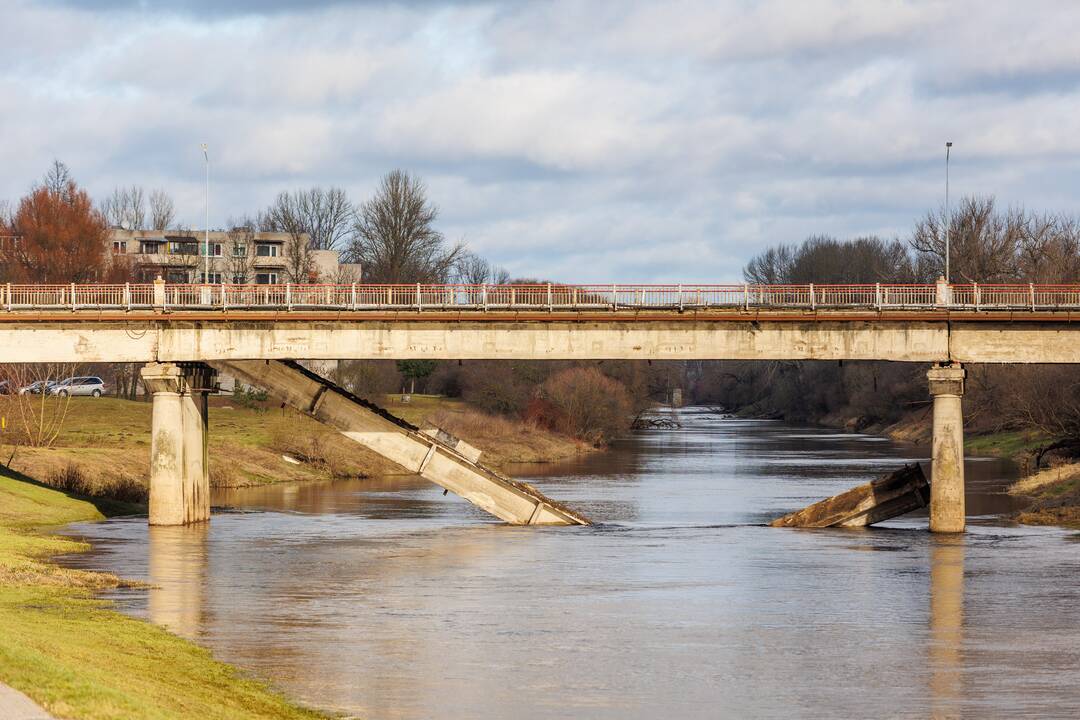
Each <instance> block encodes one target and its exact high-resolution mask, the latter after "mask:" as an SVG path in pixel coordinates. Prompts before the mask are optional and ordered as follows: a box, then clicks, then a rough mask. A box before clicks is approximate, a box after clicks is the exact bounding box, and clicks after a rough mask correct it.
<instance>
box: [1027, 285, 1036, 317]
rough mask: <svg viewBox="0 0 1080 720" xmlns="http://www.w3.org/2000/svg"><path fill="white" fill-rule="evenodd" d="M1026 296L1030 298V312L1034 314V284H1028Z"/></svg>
mask: <svg viewBox="0 0 1080 720" xmlns="http://www.w3.org/2000/svg"><path fill="white" fill-rule="evenodd" d="M1028 294H1029V295H1030V296H1031V312H1035V283H1028Z"/></svg>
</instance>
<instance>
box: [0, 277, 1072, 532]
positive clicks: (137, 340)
mask: <svg viewBox="0 0 1080 720" xmlns="http://www.w3.org/2000/svg"><path fill="white" fill-rule="evenodd" d="M1078 331H1080V285H1034V284H1012V285H979V284H966V285H955V284H947V283H945V282H943V281H939V282H937V283H935V284H928V285H897V284H881V283H875V284H861V285H810V284H808V285H779V286H778V285H751V284H732V285H620V284H612V285H564V284H556V283H543V284H528V285H424V284H409V285H367V284H349V285H293V284H285V285H261V286H260V285H167V284H165V283H164V282H161V281H160V280H159V281H157V282H154V283H146V284H124V285H73V284H67V285H3V286H0V363H18V362H70V363H81V362H143V363H147V364H148V365H147V367H146V368H145V369H144V371H143V377H144V381H145V383H146V385H147V387H148V388H150V390H151V391H152V392H153V393H154V410H153V424H154V434H153V445H152V448H151V503H150V504H151V509H150V522H151V523H162V524H171V523H183V522H193V521H200V520H204V519H206V518H208V517H209V508H208V505H207V504H206V497H207V496H208V493H209V486H208V482H207V478H206V458H205V452H206V441H205V437H206V432H207V424H206V394H207V393H208V392H210V391H211V390H212V388H213V380H212V375H211V373H212V372H213V370H214V369H219V370H228V371H229V372H231V373H234V374H236V375H238V376H239V377H242V378H245V379H247V380H248V381H249V382H250V383H251V384H255V385H262V386H264V387H267V389H268V390H270V391H271V392H272V393H274V394H275V395H276V396H278V397H281V398H282V399H283V401H285V402H288V403H289V404H291V405H292V406H294V407H296V408H298V409H300V410H301V411H303V412H306V413H308V414H310V415H312V416H314V417H316V418H317V419H319V420H321V421H323V422H326V423H328V424H330V425H332V426H333V427H335V428H337V429H338V430H339V431H341V432H342V434H344V435H345V436H346V437H350V438H351V439H353V440H355V441H357V442H360V443H361V444H364V445H365V446H367V447H369V448H372V449H374V450H375V451H376V452H380V453H382V454H383V455H385V456H387V457H390V458H391V459H393V460H394V461H395V462H398V463H399V464H401V465H403V466H404V467H406V468H408V469H411V470H413V471H415V472H418V473H419V474H421V475H423V476H424V477H427V478H428V479H431V480H432V481H433V482H436V483H437V484H440V485H441V486H443V487H444V488H446V489H447V490H450V491H453V492H455V493H458V494H460V495H462V497H465V498H466V499H469V500H470V501H471V502H474V503H475V504H477V505H478V506H480V507H482V508H484V509H485V510H488V511H489V512H491V513H492V514H494V515H496V516H497V517H500V518H502V519H504V520H506V521H508V522H513V523H522V524H524V523H533V524H536V523H543V524H583V523H586V522H587V520H586V519H585V518H584V517H583V516H581V515H580V514H578V513H575V512H573V511H572V510H570V509H568V508H565V507H563V506H561V505H559V504H558V503H556V502H554V501H552V500H550V499H548V498H546V497H544V496H543V495H542V494H540V493H539V492H538V491H536V490H535V489H534V488H530V487H529V486H527V485H523V484H521V483H515V482H514V481H512V480H509V479H508V478H503V477H501V476H499V475H498V474H497V473H494V472H493V471H491V470H490V469H488V468H485V467H483V466H482V465H481V464H480V463H479V462H478V455H476V456H474V455H475V452H474V451H473V449H471V448H467V446H466V445H465V444H464V443H461V442H460V441H459V440H458V439H456V438H452V437H451V436H448V435H447V434H446V433H443V432H442V431H440V430H438V429H437V428H428V429H426V430H424V429H420V428H414V427H412V426H409V425H407V424H405V423H402V422H401V421H400V420H397V419H396V418H393V417H392V416H389V414H388V413H386V412H385V411H382V410H381V409H379V408H376V407H374V406H372V405H371V404H370V403H368V402H367V401H365V400H363V399H360V398H355V397H353V396H351V395H350V394H349V393H347V392H346V391H345V390H343V389H341V388H337V387H335V386H333V385H332V384H331V383H329V382H328V381H326V380H325V379H322V378H318V377H317V376H313V375H312V374H311V373H309V372H307V371H306V370H304V369H303V368H302V367H300V366H299V365H296V364H295V363H294V362H292V361H295V360H335V359H421V358H431V359H490V360H494V359H504V360H510V359H518V360H521V359H540V360H567V359H569V360H585V359H633V360H890V361H903V362H922V363H931V364H932V365H933V367H931V368H930V370H929V372H928V382H929V389H930V393H931V395H932V396H933V398H934V419H933V448H932V490H931V493H932V495H931V514H930V526H931V530H935V531H942V532H958V531H962V530H963V529H964V478H963V427H962V426H963V422H962V414H961V409H960V399H961V397H962V395H963V384H964V376H965V372H964V369H963V364H964V363H1077V362H1080V333H1078ZM448 463H449V464H448ZM155 498H157V499H158V500H159V502H155Z"/></svg>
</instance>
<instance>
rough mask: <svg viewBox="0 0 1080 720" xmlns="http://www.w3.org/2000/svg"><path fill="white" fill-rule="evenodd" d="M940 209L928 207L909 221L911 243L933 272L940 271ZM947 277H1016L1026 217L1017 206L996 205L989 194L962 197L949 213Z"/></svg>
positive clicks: (942, 246) (1027, 228) (993, 279)
mask: <svg viewBox="0 0 1080 720" xmlns="http://www.w3.org/2000/svg"><path fill="white" fill-rule="evenodd" d="M945 224H946V218H945V216H944V212H943V211H942V212H931V213H928V214H927V215H926V217H924V218H923V219H921V220H919V221H918V222H917V223H916V224H915V231H914V233H913V234H912V238H911V246H912V247H913V248H914V249H915V251H916V252H917V253H919V254H920V255H921V256H923V257H924V258H925V259H926V260H928V262H929V264H930V266H931V267H933V269H934V270H935V272H936V273H937V274H939V275H943V274H944V272H945V240H946V237H945ZM948 225H949V238H948V239H949V246H950V248H949V253H950V259H949V264H950V270H951V275H952V277H951V278H950V279H952V280H954V281H957V282H968V283H970V282H1008V281H1010V280H1015V279H1017V272H1018V269H1019V255H1020V248H1021V244H1022V241H1023V239H1024V238H1025V237H1028V236H1030V234H1031V218H1029V217H1028V216H1027V215H1026V214H1025V213H1024V212H1023V211H1022V210H1016V209H1013V210H1009V211H1008V212H1006V213H1004V214H1003V213H999V212H997V211H996V208H995V203H994V198H992V197H985V198H974V197H966V198H963V199H962V200H961V201H960V204H959V206H958V207H957V209H956V210H955V211H953V212H952V213H951V214H950V218H949V222H948Z"/></svg>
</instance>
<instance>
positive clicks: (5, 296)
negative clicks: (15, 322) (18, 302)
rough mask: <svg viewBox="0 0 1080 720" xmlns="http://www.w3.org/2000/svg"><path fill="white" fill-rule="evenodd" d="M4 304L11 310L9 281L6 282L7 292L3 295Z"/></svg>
mask: <svg viewBox="0 0 1080 720" xmlns="http://www.w3.org/2000/svg"><path fill="white" fill-rule="evenodd" d="M4 298H5V299H4V304H5V305H7V311H8V312H11V283H8V284H7V292H6V293H5V295H4Z"/></svg>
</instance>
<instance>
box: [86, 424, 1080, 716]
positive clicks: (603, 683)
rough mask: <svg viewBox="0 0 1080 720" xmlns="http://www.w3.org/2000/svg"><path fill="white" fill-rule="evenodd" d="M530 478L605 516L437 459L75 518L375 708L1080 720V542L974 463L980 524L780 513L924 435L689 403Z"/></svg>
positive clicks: (311, 676)
mask: <svg viewBox="0 0 1080 720" xmlns="http://www.w3.org/2000/svg"><path fill="white" fill-rule="evenodd" d="M681 417H682V420H683V428H682V429H678V430H652V431H649V432H647V433H646V434H643V435H638V436H636V437H634V438H631V439H628V440H627V441H625V442H623V443H621V444H620V445H619V447H618V448H617V449H615V450H613V451H612V452H609V453H604V454H598V455H593V456H589V457H586V458H584V459H582V460H580V461H576V462H574V463H569V464H562V465H558V466H548V467H532V468H528V467H525V468H520V469H519V470H520V472H519V475H520V476H522V477H525V478H526V479H528V480H529V481H530V482H533V483H535V484H536V485H537V486H538V487H539V488H540V489H541V490H543V491H544V492H545V493H548V494H550V495H551V496H552V497H555V498H557V499H559V500H563V501H565V502H567V503H570V504H571V505H572V506H573V507H575V508H578V509H581V510H583V511H584V512H586V513H587V514H589V515H590V516H591V517H592V518H594V519H595V520H598V521H600V524H598V525H596V526H593V527H588V528H512V527H506V526H502V525H499V524H496V523H494V522H491V521H490V520H489V519H488V518H487V517H486V516H484V515H483V514H481V513H480V512H479V511H476V510H474V509H473V508H472V507H471V506H469V505H467V504H465V503H464V502H463V501H461V500H458V499H456V498H454V497H452V496H450V497H443V496H442V494H441V490H439V489H438V488H435V487H434V486H432V485H429V484H428V483H426V482H424V481H421V480H418V479H409V478H403V479H393V480H377V481H357V482H340V483H332V484H324V485H286V486H276V487H269V488H259V489H248V490H242V491H231V492H225V493H220V494H218V495H217V496H216V497H215V499H214V503H215V505H219V506H224V505H228V506H231V507H232V508H234V510H233V511H231V512H221V513H218V514H215V516H214V518H213V520H212V522H211V523H209V524H208V525H205V526H202V527H189V528H149V529H148V528H147V527H146V523H145V518H141V519H116V520H111V521H108V522H105V523H101V524H96V525H82V526H77V527H75V528H73V531H74V532H75V533H77V534H80V535H82V536H83V537H86V538H87V539H89V540H90V541H91V542H93V543H94V544H95V547H96V550H95V551H94V552H93V553H90V554H88V555H83V556H79V557H77V558H69V559H68V560H67V562H69V563H72V564H77V565H79V566H82V567H92V568H98V569H106V570H110V571H113V572H116V573H119V574H121V575H124V576H126V577H130V578H136V579H143V580H148V581H149V582H152V583H154V584H155V585H156V586H157V587H156V589H153V590H149V591H147V590H137V591H121V592H117V593H114V594H111V595H110V597H113V598H115V599H116V600H117V601H118V602H119V603H120V607H121V608H122V609H123V610H125V611H126V612H130V613H132V614H134V615H138V616H140V617H146V618H149V619H151V620H153V621H154V622H158V623H162V624H165V625H167V626H168V627H170V628H172V629H173V630H174V631H176V632H177V633H179V634H181V635H184V636H186V637H190V638H193V639H195V640H197V641H198V642H200V643H202V644H204V645H206V646H207V647H210V648H211V649H213V651H214V652H215V654H216V655H217V656H218V657H220V658H221V659H223V660H226V661H229V662H233V663H236V664H238V665H240V666H242V667H245V668H248V669H250V670H251V671H253V672H255V673H257V674H259V675H261V676H263V677H266V678H269V679H270V680H272V681H273V682H275V683H276V684H278V685H279V686H280V687H281V688H283V689H284V690H285V691H286V692H288V693H289V694H290V695H292V696H293V697H296V698H299V699H301V700H303V701H305V702H307V703H310V704H312V705H316V706H319V707H323V708H327V709H330V710H336V711H342V712H346V713H349V714H355V715H362V716H365V717H373V718H376V717H377V718H428V717H441V718H477V717H487V718H503V717H515V718H518V719H523V718H553V717H568V716H575V717H593V718H655V717H689V718H715V717H774V716H778V715H784V716H799V717H840V716H859V717H864V716H881V717H928V716H932V715H936V716H958V715H969V716H978V717H1018V716H1029V717H1045V716H1054V717H1070V716H1077V715H1080V543H1078V542H1076V534H1075V533H1070V532H1068V531H1064V530H1059V529H1055V528H1026V527H1020V528H1017V527H1009V526H1008V525H1007V524H1004V523H1002V522H1000V521H998V520H997V519H995V517H994V514H995V513H1000V512H1005V511H1007V510H1009V509H1010V508H1011V507H1013V502H1014V500H1013V499H1012V498H1010V497H1009V496H1007V495H1004V494H1002V492H1001V491H1002V488H1003V486H1004V484H1006V483H1008V482H1009V481H1010V480H1012V479H1013V478H1014V477H1015V468H1013V467H1012V466H1011V465H1010V464H1009V463H1007V462H1005V461H1001V460H994V459H974V460H971V461H970V462H969V463H968V468H967V470H968V490H969V496H968V509H969V513H971V514H973V515H980V516H982V517H981V518H976V519H974V520H973V522H972V526H971V531H970V532H969V533H968V534H966V535H964V536H963V537H960V538H941V537H933V536H930V535H929V534H928V533H927V532H926V531H925V529H926V517H925V515H921V516H920V515H918V514H913V515H909V516H906V517H904V518H901V519H898V520H896V521H892V522H889V523H887V524H886V525H885V526H884V527H879V528H874V529H869V530H816V531H805V530H802V531H800V530H784V529H772V528H766V527H763V526H762V524H763V523H765V522H767V521H768V520H770V519H772V518H773V517H776V516H779V515H782V514H783V513H785V512H788V511H790V510H793V509H795V508H797V507H801V506H802V505H805V504H807V503H808V502H810V501H812V500H816V499H820V498H822V497H825V496H827V495H831V494H834V493H836V492H838V491H840V490H843V489H846V488H847V487H850V486H851V485H854V484H857V483H859V482H865V481H866V480H868V479H870V478H871V477H873V476H874V475H876V474H878V473H881V472H885V471H888V470H891V469H894V468H895V467H896V466H898V465H899V464H901V463H904V462H911V461H914V460H919V459H924V455H925V453H926V452H927V451H926V449H925V448H918V447H910V446H901V445H896V444H893V443H890V442H888V441H885V440H882V439H879V438H873V437H866V436H858V435H848V434H837V433H833V432H829V431H826V430H818V429H806V428H792V427H787V426H784V425H782V424H780V423H775V422H767V421H748V420H730V419H722V418H719V417H717V416H715V415H712V414H710V413H707V412H704V411H699V410H693V409H689V410H684V411H681Z"/></svg>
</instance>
